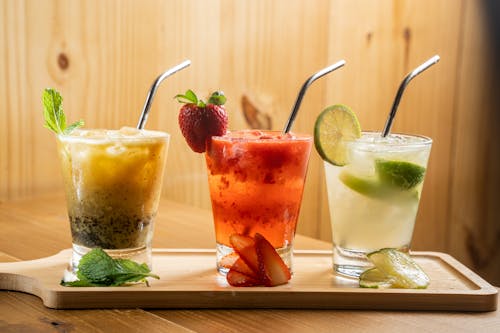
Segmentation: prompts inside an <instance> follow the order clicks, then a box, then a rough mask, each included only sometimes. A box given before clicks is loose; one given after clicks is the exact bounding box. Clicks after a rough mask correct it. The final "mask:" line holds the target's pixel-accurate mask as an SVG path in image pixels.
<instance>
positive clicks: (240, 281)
mask: <svg viewBox="0 0 500 333" xmlns="http://www.w3.org/2000/svg"><path fill="white" fill-rule="evenodd" d="M226 278H227V282H228V283H229V284H230V285H232V286H234V287H254V286H258V285H259V284H260V282H259V281H258V280H256V279H254V278H252V277H250V276H248V275H245V274H243V273H240V272H238V271H235V270H233V269H232V268H231V269H230V270H229V272H227V275H226Z"/></svg>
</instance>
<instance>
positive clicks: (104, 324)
mask: <svg viewBox="0 0 500 333" xmlns="http://www.w3.org/2000/svg"><path fill="white" fill-rule="evenodd" d="M61 201H62V195H61V194H56V195H53V194H51V195H45V196H41V197H39V198H35V199H28V200H20V201H14V202H12V201H9V202H3V203H1V206H0V224H1V229H2V230H5V228H6V227H7V226H8V225H13V226H15V227H14V228H12V229H10V230H9V231H8V233H7V232H5V231H4V232H2V233H0V235H3V234H6V237H7V238H5V239H8V240H9V241H4V240H3V239H2V240H0V251H1V252H0V253H2V256H1V257H2V258H5V257H7V261H9V262H10V261H18V260H19V259H23V260H26V259H36V258H40V257H43V256H48V255H52V254H55V253H57V252H58V250H60V249H64V248H66V247H67V246H68V241H69V238H66V239H64V238H61V237H59V235H58V234H46V233H45V230H43V229H39V228H33V227H32V225H30V224H28V223H27V221H30V220H34V219H37V218H40V217H44V218H43V220H44V223H45V224H48V225H49V227H50V228H52V229H53V230H56V229H58V228H67V223H65V221H63V223H64V224H63V225H61V224H60V223H61V221H60V219H59V216H61V215H64V207H61V205H60V202H61ZM182 207H183V205H181V204H175V203H172V202H168V201H163V202H162V207H161V208H160V211H161V212H164V213H165V214H166V215H162V216H163V217H160V216H159V219H160V220H162V219H165V218H167V220H168V221H169V222H168V223H165V220H164V222H159V223H160V224H162V225H163V226H162V228H161V229H162V232H160V233H155V241H156V242H157V243H156V244H157V245H155V246H166V245H165V244H172V245H173V246H179V245H180V246H186V247H198V246H200V244H202V245H203V244H207V245H208V246H211V244H213V239H212V240H210V239H207V238H208V237H206V235H208V234H209V231H208V230H210V228H211V225H210V223H209V221H208V219H209V216H210V211H208V210H198V209H195V208H193V207H189V208H187V209H186V207H185V206H184V209H182ZM183 221H184V222H185V223H182V222H183ZM203 221H206V223H207V224H204V223H203ZM163 223H165V224H163ZM66 231H67V232H69V230H66ZM28 233H31V234H33V238H32V240H31V241H32V244H31V245H32V246H31V248H35V249H37V251H33V252H32V253H31V254H29V255H31V257H27V256H26V253H25V247H24V245H23V244H22V243H23V241H22V240H23V239H24V237H25V235H26V234H28ZM12 239H15V240H20V241H16V242H13V241H12ZM203 239H205V240H203ZM298 241H300V243H301V244H302V246H303V247H302V248H305V249H318V248H319V249H323V248H325V247H324V245H325V244H326V245H328V247H327V248H329V246H331V244H327V243H325V242H320V241H318V240H313V239H311V238H307V237H301V236H300V235H299V237H298ZM318 245H319V247H318ZM53 247H57V248H58V250H57V251H53V250H52V248H53ZM11 259H12V260H11ZM497 306H498V305H497ZM160 319H161V320H160ZM164 320H167V321H168V322H165V321H164ZM499 320H500V312H499V310H497V311H494V312H487V313H472V312H446V311H438V312H431V311H411V312H408V311H406V312H405V311H380V310H379V311H377V310H373V311H359V310H357V311H353V310H284V309H269V310H248V309H246V310H230V309H226V310H225V309H213V310H199V309H190V310H182V309H178V310H147V311H145V310H117V309H114V310H103V309H101V310H68V311H65V310H51V309H47V308H45V307H44V306H43V304H42V302H41V301H40V299H39V298H38V297H36V296H32V295H28V294H25V293H17V292H8V291H2V292H0V331H2V332H16V333H17V332H46V331H48V332H51V331H71V332H104V331H105V332H115V331H116V332H123V331H126V332H129V331H130V332H144V331H147V332H149V331H152V332H157V331H169V332H170V331H172V332H176V331H180V332H184V331H186V330H190V331H193V332H241V331H242V330H244V331H246V332H276V331H281V330H282V328H287V329H289V331H293V332H310V331H311V330H316V331H318V332H328V331H331V330H334V329H338V330H340V331H342V332H366V331H367V330H370V331H373V329H374V328H376V329H377V330H380V331H383V332H401V330H404V331H405V332H422V331H426V332H434V331H435V330H437V331H439V332H457V331H460V332H478V331H480V332H497V331H498V326H499ZM171 323H174V324H177V325H179V326H180V327H181V329H179V330H178V329H177V327H175V326H174V325H172V324H171ZM256 323H258V325H257V324H256ZM183 329H184V330H183Z"/></svg>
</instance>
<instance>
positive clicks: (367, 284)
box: [359, 268, 394, 289]
mask: <svg viewBox="0 0 500 333" xmlns="http://www.w3.org/2000/svg"><path fill="white" fill-rule="evenodd" d="M393 283H394V279H393V278H391V277H388V276H387V275H385V274H384V273H382V272H381V271H380V270H379V269H378V268H370V269H367V270H366V271H364V272H363V273H361V275H360V276H359V286H360V287H362V288H375V289H376V288H390V287H391V286H392V284H393Z"/></svg>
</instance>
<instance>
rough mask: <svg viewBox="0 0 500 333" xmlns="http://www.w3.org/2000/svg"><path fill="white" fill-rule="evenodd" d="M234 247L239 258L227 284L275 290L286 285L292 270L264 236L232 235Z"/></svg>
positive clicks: (229, 273) (231, 239) (230, 272)
mask: <svg viewBox="0 0 500 333" xmlns="http://www.w3.org/2000/svg"><path fill="white" fill-rule="evenodd" d="M230 242H231V245H232V246H233V249H234V250H235V252H236V253H237V254H238V255H239V258H238V259H237V260H236V261H235V262H234V264H233V265H232V266H231V268H230V269H229V272H228V273H227V277H226V278H227V281H228V283H229V284H230V285H232V286H235V287H252V286H262V285H264V286H267V287H273V286H278V285H281V284H285V283H287V282H288V281H289V280H290V278H291V273H290V270H289V269H288V266H287V265H286V264H285V263H284V261H283V259H281V257H280V256H279V254H278V252H276V250H275V249H274V247H273V246H272V245H271V243H269V241H268V240H267V239H265V238H264V236H262V235H261V234H258V233H257V234H255V237H254V238H252V237H250V236H245V235H240V234H233V235H231V237H230Z"/></svg>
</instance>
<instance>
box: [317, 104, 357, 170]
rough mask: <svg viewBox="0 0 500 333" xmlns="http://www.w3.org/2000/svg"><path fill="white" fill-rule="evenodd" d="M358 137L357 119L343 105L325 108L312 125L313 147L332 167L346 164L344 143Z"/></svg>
mask: <svg viewBox="0 0 500 333" xmlns="http://www.w3.org/2000/svg"><path fill="white" fill-rule="evenodd" d="M360 137H361V126H360V125H359V121H358V118H357V117H356V115H355V114H354V112H352V111H351V109H349V107H347V106H345V105H340V104H337V105H332V106H329V107H327V108H326V109H324V110H323V111H322V112H321V113H320V115H319V116H318V118H317V119H316V123H315V124H314V146H315V147H316V150H317V151H318V154H319V155H320V156H321V158H323V160H325V161H328V162H330V163H332V164H334V165H338V166H342V165H346V164H347V162H348V161H347V150H346V142H347V141H352V140H355V139H358V138H360Z"/></svg>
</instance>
